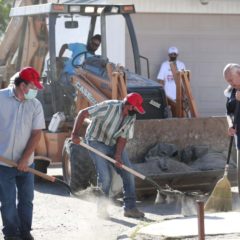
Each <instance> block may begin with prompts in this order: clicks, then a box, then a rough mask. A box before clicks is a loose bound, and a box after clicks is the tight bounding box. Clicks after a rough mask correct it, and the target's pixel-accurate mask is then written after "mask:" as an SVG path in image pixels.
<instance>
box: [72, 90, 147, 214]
mask: <svg viewBox="0 0 240 240" xmlns="http://www.w3.org/2000/svg"><path fill="white" fill-rule="evenodd" d="M142 103H143V99H142V96H141V95H140V94H138V93H130V94H128V95H127V96H126V97H125V98H124V100H107V101H104V102H101V103H99V104H96V105H94V106H91V107H88V108H85V109H83V110H82V111H80V112H79V113H78V116H77V118H76V120H75V123H74V127H73V131H72V135H71V138H72V141H73V142H74V143H75V144H79V143H80V138H79V135H78V133H79V130H80V128H81V127H82V125H83V122H84V119H85V118H90V119H91V123H90V124H89V126H88V128H87V131H86V135H85V139H86V141H87V143H88V144H89V145H90V146H92V147H93V148H95V149H97V150H99V151H101V152H102V153H104V154H105V155H108V156H110V157H113V158H114V159H115V160H116V161H117V164H116V166H113V165H112V164H111V163H110V162H108V161H106V160H105V159H104V158H102V157H100V156H99V155H97V154H95V153H92V152H91V153H90V156H91V158H92V159H93V161H94V164H95V166H96V170H97V174H98V176H97V177H98V185H99V187H101V190H102V191H103V193H104V194H105V196H106V197H108V196H109V190H110V186H111V181H112V172H111V169H112V168H114V169H115V170H116V172H117V173H118V174H119V175H120V176H121V178H122V180H123V194H124V197H123V201H124V216H125V217H133V218H142V217H144V213H143V212H141V211H139V210H138V209H137V208H136V195H135V180H134V176H133V175H132V174H130V173H128V172H127V171H125V170H123V169H122V168H121V165H122V164H124V165H126V166H128V167H130V168H131V167H132V166H131V163H130V161H129V159H128V155H127V152H126V150H125V145H126V143H127V140H128V139H131V138H133V129H134V122H135V120H136V113H140V114H144V113H145V111H144V109H143V107H142ZM101 203H102V201H99V202H98V215H99V216H100V217H103V218H108V212H107V209H106V206H105V205H104V204H101Z"/></svg>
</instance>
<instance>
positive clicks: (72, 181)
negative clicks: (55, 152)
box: [62, 139, 96, 192]
mask: <svg viewBox="0 0 240 240" xmlns="http://www.w3.org/2000/svg"><path fill="white" fill-rule="evenodd" d="M62 168H63V177H64V180H65V181H66V182H67V183H68V184H69V185H70V187H71V189H72V190H73V191H74V192H77V191H80V190H83V189H86V188H87V187H88V186H90V185H96V171H95V167H94V164H93V162H92V160H91V158H90V156H89V154H88V150H86V149H85V148H83V147H82V146H80V145H76V144H73V143H72V142H71V141H70V139H66V140H65V143H64V148H63V154H62Z"/></svg>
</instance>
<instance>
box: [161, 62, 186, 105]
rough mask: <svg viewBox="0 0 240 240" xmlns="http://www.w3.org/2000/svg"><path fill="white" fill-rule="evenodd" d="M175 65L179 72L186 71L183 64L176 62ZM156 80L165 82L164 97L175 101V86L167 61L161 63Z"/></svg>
mask: <svg viewBox="0 0 240 240" xmlns="http://www.w3.org/2000/svg"><path fill="white" fill-rule="evenodd" d="M176 65H177V69H178V70H179V71H181V70H185V69H186V67H185V65H184V63H183V62H180V61H178V60H177V61H176ZM157 79H159V80H163V81H165V84H164V90H165V92H166V95H167V96H168V97H170V98H171V99H173V100H176V84H175V81H174V78H173V74H172V71H171V67H170V63H169V61H165V62H163V63H162V65H161V68H160V71H159V73H158V76H157Z"/></svg>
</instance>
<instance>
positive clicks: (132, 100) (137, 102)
mask: <svg viewBox="0 0 240 240" xmlns="http://www.w3.org/2000/svg"><path fill="white" fill-rule="evenodd" d="M126 100H127V102H128V103H129V104H131V105H132V106H134V107H135V108H136V110H137V111H138V112H139V113H140V114H144V113H145V110H144V109H143V107H142V104H143V98H142V96H141V95H140V94H139V93H135V92H133V93H129V94H128V95H127V96H126Z"/></svg>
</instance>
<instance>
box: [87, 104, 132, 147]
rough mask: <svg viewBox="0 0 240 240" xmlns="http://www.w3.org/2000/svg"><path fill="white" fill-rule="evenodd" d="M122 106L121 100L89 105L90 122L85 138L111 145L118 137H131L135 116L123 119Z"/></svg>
mask: <svg viewBox="0 0 240 240" xmlns="http://www.w3.org/2000/svg"><path fill="white" fill-rule="evenodd" d="M123 106H124V102H123V101H120V100H108V101H104V102H101V103H99V104H96V105H94V106H91V107H89V108H88V109H87V110H88V113H89V117H90V119H91V123H90V124H89V126H88V128H87V131H86V136H85V137H86V140H92V141H99V142H103V143H104V144H106V145H110V146H113V145H114V144H116V141H117V138H118V137H122V138H126V139H131V138H133V132H134V122H135V119H136V116H135V115H134V116H126V117H125V118H124V119H123V115H122V111H123Z"/></svg>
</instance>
